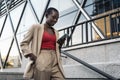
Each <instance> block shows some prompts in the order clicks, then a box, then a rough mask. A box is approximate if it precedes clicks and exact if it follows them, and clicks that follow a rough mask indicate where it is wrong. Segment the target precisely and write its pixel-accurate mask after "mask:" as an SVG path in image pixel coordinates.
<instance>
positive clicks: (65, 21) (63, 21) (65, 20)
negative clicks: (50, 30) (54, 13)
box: [55, 12, 76, 29]
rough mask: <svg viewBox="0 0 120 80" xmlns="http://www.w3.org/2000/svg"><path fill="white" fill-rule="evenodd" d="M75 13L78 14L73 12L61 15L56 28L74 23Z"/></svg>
mask: <svg viewBox="0 0 120 80" xmlns="http://www.w3.org/2000/svg"><path fill="white" fill-rule="evenodd" d="M75 15H76V12H71V13H70V14H66V15H65V16H63V17H60V18H59V20H58V22H57V24H56V25H55V28H57V29H63V28H65V27H69V26H71V25H72V24H73V20H74V17H75Z"/></svg>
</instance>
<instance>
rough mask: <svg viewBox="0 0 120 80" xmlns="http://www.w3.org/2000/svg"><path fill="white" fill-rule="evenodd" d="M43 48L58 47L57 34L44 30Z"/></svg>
mask: <svg viewBox="0 0 120 80" xmlns="http://www.w3.org/2000/svg"><path fill="white" fill-rule="evenodd" d="M41 49H52V50H55V49H56V36H55V34H54V35H52V34H49V33H48V32H47V31H44V33H43V38H42V44H41Z"/></svg>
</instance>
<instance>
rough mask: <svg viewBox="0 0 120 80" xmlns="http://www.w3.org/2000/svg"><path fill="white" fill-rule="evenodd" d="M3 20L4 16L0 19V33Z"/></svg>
mask: <svg viewBox="0 0 120 80" xmlns="http://www.w3.org/2000/svg"><path fill="white" fill-rule="evenodd" d="M4 20H5V16H4V17H1V18H0V31H1V29H2V27H3V23H4Z"/></svg>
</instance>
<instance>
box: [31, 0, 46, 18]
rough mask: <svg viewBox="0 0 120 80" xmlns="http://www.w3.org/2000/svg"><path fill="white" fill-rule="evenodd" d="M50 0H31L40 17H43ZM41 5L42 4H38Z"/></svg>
mask: <svg viewBox="0 0 120 80" xmlns="http://www.w3.org/2000/svg"><path fill="white" fill-rule="evenodd" d="M47 1H48V0H31V3H32V5H33V7H34V9H35V11H36V13H37V15H38V17H39V19H41V18H42V15H43V13H44V10H45V7H46V4H47ZM38 5H40V6H38Z"/></svg>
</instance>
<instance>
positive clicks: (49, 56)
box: [34, 50, 65, 80]
mask: <svg viewBox="0 0 120 80" xmlns="http://www.w3.org/2000/svg"><path fill="white" fill-rule="evenodd" d="M34 80H65V79H64V77H63V75H62V73H61V71H60V69H59V67H58V61H57V56H56V52H55V51H54V50H41V53H40V55H39V56H38V57H37V60H36V63H35V70H34Z"/></svg>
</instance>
